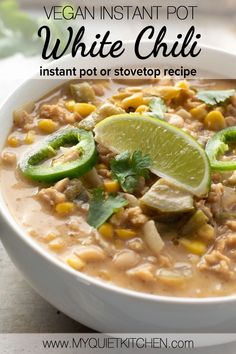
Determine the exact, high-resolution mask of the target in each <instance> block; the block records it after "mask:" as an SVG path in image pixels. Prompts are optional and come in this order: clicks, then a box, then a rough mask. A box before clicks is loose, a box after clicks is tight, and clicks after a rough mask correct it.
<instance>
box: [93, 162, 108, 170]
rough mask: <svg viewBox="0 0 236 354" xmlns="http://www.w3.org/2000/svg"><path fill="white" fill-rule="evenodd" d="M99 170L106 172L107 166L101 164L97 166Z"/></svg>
mask: <svg viewBox="0 0 236 354" xmlns="http://www.w3.org/2000/svg"><path fill="white" fill-rule="evenodd" d="M96 169H97V170H106V169H107V166H106V165H105V164H104V163H99V164H97V165H96Z"/></svg>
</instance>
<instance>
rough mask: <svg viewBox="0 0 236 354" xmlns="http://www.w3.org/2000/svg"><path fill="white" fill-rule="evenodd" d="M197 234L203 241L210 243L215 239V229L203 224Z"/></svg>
mask: <svg viewBox="0 0 236 354" xmlns="http://www.w3.org/2000/svg"><path fill="white" fill-rule="evenodd" d="M197 234H198V236H199V237H201V238H202V239H203V240H206V241H212V240H214V238H215V229H214V227H213V226H211V225H209V224H205V225H202V226H201V227H200V228H199V229H198V231H197Z"/></svg>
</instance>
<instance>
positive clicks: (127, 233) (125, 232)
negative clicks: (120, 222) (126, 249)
mask: <svg viewBox="0 0 236 354" xmlns="http://www.w3.org/2000/svg"><path fill="white" fill-rule="evenodd" d="M116 234H117V236H118V237H119V238H120V239H122V240H129V239H130V238H132V237H134V236H136V232H135V231H133V230H129V229H116Z"/></svg>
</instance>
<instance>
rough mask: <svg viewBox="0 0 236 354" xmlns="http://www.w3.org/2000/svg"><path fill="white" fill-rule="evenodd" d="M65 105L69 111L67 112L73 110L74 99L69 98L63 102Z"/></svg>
mask: <svg viewBox="0 0 236 354" xmlns="http://www.w3.org/2000/svg"><path fill="white" fill-rule="evenodd" d="M65 107H66V109H67V110H68V111H69V112H71V113H72V112H74V109H75V101H74V100H70V101H67V102H66V103H65Z"/></svg>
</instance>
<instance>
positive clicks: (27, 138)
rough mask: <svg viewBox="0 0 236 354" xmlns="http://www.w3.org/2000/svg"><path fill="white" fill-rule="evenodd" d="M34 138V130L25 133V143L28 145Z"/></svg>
mask: <svg viewBox="0 0 236 354" xmlns="http://www.w3.org/2000/svg"><path fill="white" fill-rule="evenodd" d="M34 140H35V134H34V132H33V131H29V132H28V133H27V134H26V136H25V138H24V142H25V144H28V145H30V144H33V142H34Z"/></svg>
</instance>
